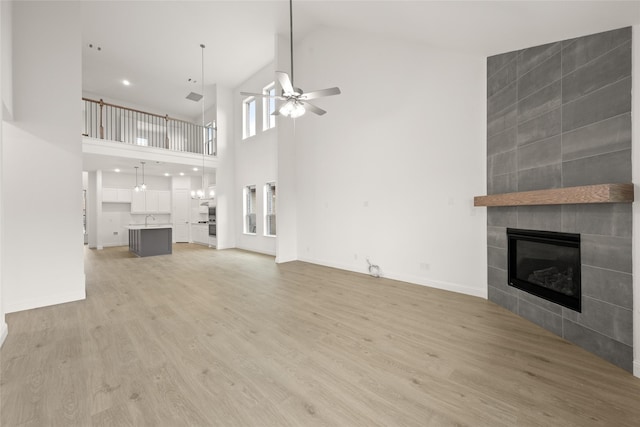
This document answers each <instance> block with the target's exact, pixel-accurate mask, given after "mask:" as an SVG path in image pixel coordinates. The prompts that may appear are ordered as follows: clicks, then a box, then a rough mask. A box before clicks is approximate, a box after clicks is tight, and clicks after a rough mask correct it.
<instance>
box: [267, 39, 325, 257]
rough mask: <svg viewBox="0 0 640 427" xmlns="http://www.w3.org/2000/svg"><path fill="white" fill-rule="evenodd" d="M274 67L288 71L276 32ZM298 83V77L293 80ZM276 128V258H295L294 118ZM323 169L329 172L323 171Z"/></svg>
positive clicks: (284, 47)
mask: <svg viewBox="0 0 640 427" xmlns="http://www.w3.org/2000/svg"><path fill="white" fill-rule="evenodd" d="M275 52H276V68H277V71H285V72H287V73H291V69H290V68H291V66H290V64H291V58H290V53H289V39H288V38H286V37H282V36H276V39H275ZM296 85H297V80H296ZM276 127H277V129H278V154H277V165H278V179H277V185H278V187H277V189H276V193H277V196H276V212H277V214H276V233H277V234H278V238H277V241H276V262H278V263H281V262H288V261H293V260H296V259H298V203H297V184H298V183H297V177H296V170H297V159H296V141H295V138H294V134H295V121H294V120H291V119H290V118H287V117H278V118H277V119H276ZM326 173H331V172H330V171H326Z"/></svg>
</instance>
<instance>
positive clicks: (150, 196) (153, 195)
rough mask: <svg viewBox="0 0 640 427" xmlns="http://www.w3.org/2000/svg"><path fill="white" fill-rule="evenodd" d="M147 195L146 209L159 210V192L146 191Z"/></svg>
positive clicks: (150, 210)
mask: <svg viewBox="0 0 640 427" xmlns="http://www.w3.org/2000/svg"><path fill="white" fill-rule="evenodd" d="M145 196H146V208H145V209H146V211H147V212H151V213H155V212H159V211H158V192H157V191H153V190H149V191H145Z"/></svg>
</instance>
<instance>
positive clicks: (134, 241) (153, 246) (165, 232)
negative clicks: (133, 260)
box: [125, 224, 173, 257]
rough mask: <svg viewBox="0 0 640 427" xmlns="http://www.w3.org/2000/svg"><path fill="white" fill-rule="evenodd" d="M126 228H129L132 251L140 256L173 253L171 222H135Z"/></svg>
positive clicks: (130, 249) (130, 248)
mask: <svg viewBox="0 0 640 427" xmlns="http://www.w3.org/2000/svg"><path fill="white" fill-rule="evenodd" d="M125 228H126V229H127V230H129V251H130V252H133V253H134V254H136V255H138V256H139V257H147V256H154V255H169V254H171V252H172V249H173V247H172V245H171V238H172V236H171V233H172V231H173V230H172V228H173V227H172V226H171V224H166V225H165V224H149V225H146V226H145V225H144V224H141V225H137V224H134V225H129V226H126V227H125Z"/></svg>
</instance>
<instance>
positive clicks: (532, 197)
mask: <svg viewBox="0 0 640 427" xmlns="http://www.w3.org/2000/svg"><path fill="white" fill-rule="evenodd" d="M631 202H633V184H599V185H584V186H581V187H568V188H554V189H550V190H536V191H520V192H517V193H504V194H492V195H489V196H476V197H474V198H473V205H474V206H534V205H570V204H583V203H631Z"/></svg>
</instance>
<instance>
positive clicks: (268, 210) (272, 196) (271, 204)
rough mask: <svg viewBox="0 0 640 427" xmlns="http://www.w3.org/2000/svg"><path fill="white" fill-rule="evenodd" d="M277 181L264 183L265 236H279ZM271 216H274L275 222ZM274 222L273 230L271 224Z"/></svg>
mask: <svg viewBox="0 0 640 427" xmlns="http://www.w3.org/2000/svg"><path fill="white" fill-rule="evenodd" d="M276 189H277V186H276V183H275V181H272V182H267V183H266V184H265V185H264V191H263V193H264V195H263V197H264V235H265V237H276V236H277V234H276V233H277V228H276V224H275V221H276V212H277V210H276V203H277V197H276V194H277V193H276ZM271 216H273V222H272V221H271V218H270V217H271ZM272 224H273V228H274V229H275V230H274V231H273V232H272V229H271V225H272Z"/></svg>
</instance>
